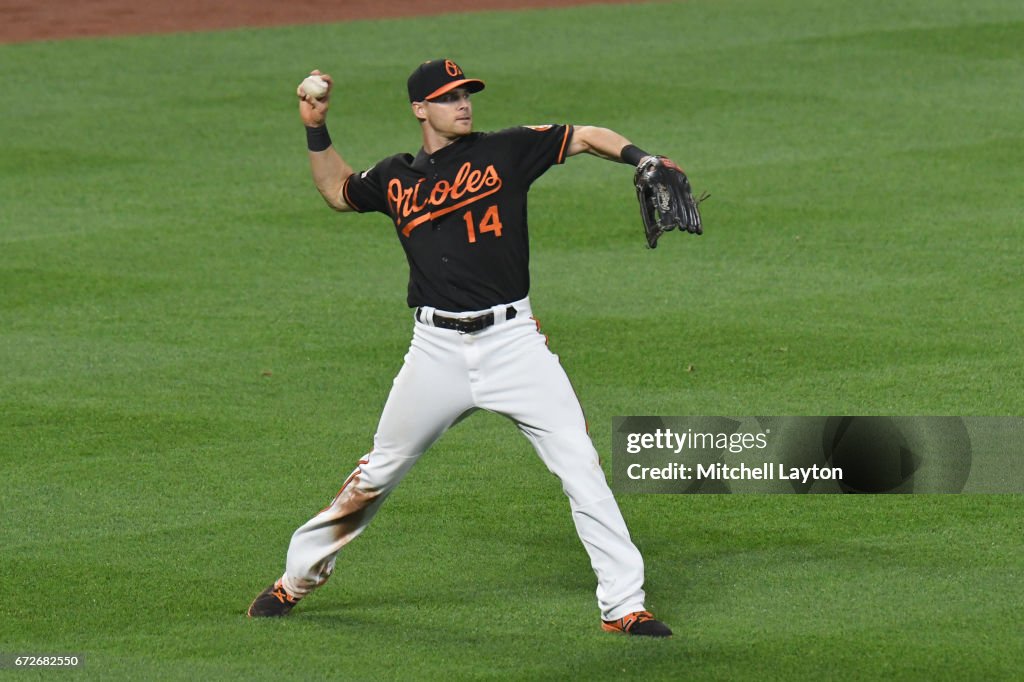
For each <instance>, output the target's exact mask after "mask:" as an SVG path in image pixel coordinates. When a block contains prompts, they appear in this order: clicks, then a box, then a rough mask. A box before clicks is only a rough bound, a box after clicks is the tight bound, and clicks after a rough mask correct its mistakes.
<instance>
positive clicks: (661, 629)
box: [601, 611, 672, 637]
mask: <svg viewBox="0 0 1024 682" xmlns="http://www.w3.org/2000/svg"><path fill="white" fill-rule="evenodd" d="M601 629H602V630H604V631H605V632H621V633H623V634H626V635H639V636H641V637H671V636H672V631H671V630H670V629H669V627H668V626H667V625H665V624H664V623H662V622H661V621H660V620H657V619H656V618H655V617H654V616H653V615H651V612H650V611H634V612H633V613H628V614H626V615H625V616H623V617H622V618H619V619H618V620H602V621H601Z"/></svg>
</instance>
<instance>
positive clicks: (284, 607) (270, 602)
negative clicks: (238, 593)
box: [246, 580, 299, 618]
mask: <svg viewBox="0 0 1024 682" xmlns="http://www.w3.org/2000/svg"><path fill="white" fill-rule="evenodd" d="M298 603H299V599H297V598H295V597H293V596H291V595H290V594H288V593H287V592H285V591H284V586H283V585H281V581H280V580H278V581H277V582H276V583H274V584H272V585H271V586H270V587H268V588H267V589H265V590H263V591H262V592H260V593H259V595H257V597H256V598H255V599H253V601H252V604H249V610H248V611H247V612H246V614H247V615H248V616H249V617H250V618H276V617H280V616H287V615H288V613H289V612H290V611H291V610H292V607H293V606H295V605H296V604H298Z"/></svg>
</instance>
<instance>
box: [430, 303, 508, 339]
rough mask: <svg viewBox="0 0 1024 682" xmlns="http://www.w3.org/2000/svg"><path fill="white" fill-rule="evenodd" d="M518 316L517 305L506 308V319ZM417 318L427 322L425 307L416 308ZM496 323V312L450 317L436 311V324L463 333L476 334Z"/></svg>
mask: <svg viewBox="0 0 1024 682" xmlns="http://www.w3.org/2000/svg"><path fill="white" fill-rule="evenodd" d="M515 317H516V309H515V306H511V305H510V306H509V307H507V308H505V319H506V320H514V319H515ZM416 319H417V320H419V321H420V322H425V320H424V319H423V308H417V309H416ZM493 324H494V313H493V312H489V313H484V314H483V315H477V316H476V317H448V316H447V315H440V314H438V313H436V312H435V313H434V326H435V327H440V328H441V329H452V330H454V331H457V332H462V333H463V334H474V333H476V332H479V331H483V330H484V329H487V328H488V327H490V326H491V325H493Z"/></svg>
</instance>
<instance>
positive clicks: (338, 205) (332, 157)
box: [309, 147, 355, 211]
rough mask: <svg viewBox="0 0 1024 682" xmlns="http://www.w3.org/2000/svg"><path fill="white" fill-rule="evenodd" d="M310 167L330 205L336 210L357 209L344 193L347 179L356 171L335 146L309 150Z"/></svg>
mask: <svg viewBox="0 0 1024 682" xmlns="http://www.w3.org/2000/svg"><path fill="white" fill-rule="evenodd" d="M309 167H310V170H311V171H312V173H313V184H315V185H316V188H317V191H319V192H320V196H322V197H323V198H324V201H326V202H327V205H328V206H330V207H331V208H333V209H334V210H335V211H353V210H355V209H353V208H352V207H351V206H349V205H348V203H347V202H346V201H345V197H344V196H343V195H342V188H344V186H345V181H346V180H348V179H349V177H350V176H351V175H352V173H353V172H354V171H353V170H352V167H351V166H349V165H348V164H347V163H346V162H345V159H343V158H341V155H340V154H339V153H338V152H337V151H336V150H335V149H334V147H328V148H327V149H325V150H323V151H322V152H313V151H311V152H309Z"/></svg>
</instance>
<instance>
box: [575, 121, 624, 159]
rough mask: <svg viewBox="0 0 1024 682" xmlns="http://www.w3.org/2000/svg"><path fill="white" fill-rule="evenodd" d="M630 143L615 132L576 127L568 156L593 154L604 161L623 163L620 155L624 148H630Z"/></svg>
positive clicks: (593, 127)
mask: <svg viewBox="0 0 1024 682" xmlns="http://www.w3.org/2000/svg"><path fill="white" fill-rule="evenodd" d="M630 144H631V143H630V141H629V140H627V139H626V138H625V137H623V136H622V135H619V134H618V133H617V132H615V131H614V130H609V129H608V128H598V127H597V126H575V127H573V132H572V142H570V143H569V150H568V151H567V152H566V153H565V155H566V156H575V155H576V154H582V153H583V152H586V153H587V154H593V155H594V156H600V157H601V158H602V159H609V160H611V161H622V157H621V156H620V155H619V153H620V152H621V151H622V148H623V147H628V146H629V145H630Z"/></svg>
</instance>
